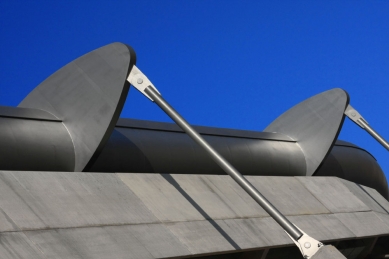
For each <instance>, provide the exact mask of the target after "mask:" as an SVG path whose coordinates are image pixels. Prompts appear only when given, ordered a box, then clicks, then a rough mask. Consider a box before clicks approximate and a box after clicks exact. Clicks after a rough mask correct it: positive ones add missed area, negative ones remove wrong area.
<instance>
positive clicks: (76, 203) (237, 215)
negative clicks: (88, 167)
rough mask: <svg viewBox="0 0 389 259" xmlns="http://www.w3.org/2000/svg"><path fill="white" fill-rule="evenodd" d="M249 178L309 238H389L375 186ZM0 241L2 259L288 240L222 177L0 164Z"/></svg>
mask: <svg viewBox="0 0 389 259" xmlns="http://www.w3.org/2000/svg"><path fill="white" fill-rule="evenodd" d="M248 178H249V180H250V181H251V182H252V183H253V184H254V185H255V186H256V187H257V188H258V189H259V190H260V191H261V192H262V193H263V194H264V195H265V196H266V197H268V199H269V200H270V201H272V202H274V204H275V205H276V206H277V207H279V208H280V210H281V211H282V212H284V213H285V214H286V215H287V217H288V218H289V219H290V220H291V221H292V222H293V223H294V224H296V225H297V226H298V227H300V228H301V229H302V230H303V231H305V232H306V233H307V234H309V235H311V236H312V237H314V238H316V239H318V240H321V241H323V242H336V241H340V240H348V239H356V238H366V237H376V236H385V235H388V236H389V214H388V213H387V211H386V208H388V207H389V203H388V201H386V200H385V199H383V198H380V196H379V194H378V193H377V192H375V190H372V189H368V188H365V187H363V186H359V185H356V184H354V183H350V182H346V181H344V180H340V179H337V178H333V177H330V178H323V177H316V178H315V177H311V178H302V177H265V176H257V177H255V176H251V177H248ZM0 240H1V241H2V242H0V254H1V255H3V254H4V258H34V259H35V258H98V259H100V258H183V257H188V256H189V257H191V256H201V255H215V254H220V253H232V252H234V251H243V252H244V251H255V250H258V251H259V250H263V249H268V248H270V249H278V248H280V247H292V246H293V243H292V241H291V240H290V238H289V237H288V236H287V235H286V234H285V232H284V231H283V229H282V228H281V227H279V226H278V225H277V224H276V222H275V221H274V220H273V219H271V218H270V217H269V216H268V215H267V214H266V213H265V212H264V211H263V210H262V209H261V208H259V207H258V205H257V204H256V203H255V202H254V201H252V200H251V198H250V197H249V196H248V195H247V194H246V193H245V192H244V191H242V190H241V189H240V188H239V186H238V185H237V184H236V183H235V182H233V180H232V179H231V178H230V177H229V176H224V175H160V174H125V173H117V174H115V173H112V174H108V173H64V172H11V171H0ZM2 251H3V252H2ZM1 258H3V257H1Z"/></svg>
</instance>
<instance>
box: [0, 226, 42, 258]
mask: <svg viewBox="0 0 389 259" xmlns="http://www.w3.org/2000/svg"><path fill="white" fill-rule="evenodd" d="M0 257H1V258H2V259H15V258H17V259H24V258H31V259H45V258H46V256H45V255H44V254H43V253H42V252H40V251H39V250H38V249H37V247H36V246H35V245H34V244H33V243H32V242H31V241H30V240H29V239H28V238H27V237H26V235H25V234H23V233H22V232H10V233H0Z"/></svg>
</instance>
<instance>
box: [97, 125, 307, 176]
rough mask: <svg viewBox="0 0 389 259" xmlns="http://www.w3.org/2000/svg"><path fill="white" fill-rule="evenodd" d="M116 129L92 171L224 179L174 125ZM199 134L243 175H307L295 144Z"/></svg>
mask: <svg viewBox="0 0 389 259" xmlns="http://www.w3.org/2000/svg"><path fill="white" fill-rule="evenodd" d="M118 125H120V126H117V127H116V128H115V130H114V131H113V133H112V135H111V137H110V138H109V140H108V142H107V144H106V145H105V147H104V148H103V150H102V152H101V154H100V156H99V157H98V159H97V160H96V162H95V163H94V165H93V166H92V167H91V168H90V171H92V172H93V171H94V172H144V173H152V172H156V173H175V174H184V173H185V174H198V173H201V174H224V171H223V170H222V169H221V168H220V167H219V166H217V165H216V164H215V163H214V162H213V161H212V159H211V158H209V157H208V156H207V155H206V154H205V153H204V152H203V151H202V149H201V148H200V147H199V146H198V145H196V143H194V142H193V141H192V140H191V139H190V138H189V137H188V136H187V135H186V134H184V133H183V132H182V130H180V131H175V127H173V126H174V124H172V123H155V124H154V123H153V122H146V121H144V122H143V123H141V122H139V121H137V120H132V119H121V120H120V124H118ZM123 125H127V126H126V127H124V126H123ZM143 125H148V126H149V127H148V128H146V129H145V128H141V127H143ZM151 126H152V127H151ZM169 128H173V129H174V130H167V129H169ZM199 128H200V127H195V129H199ZM201 128H202V130H200V133H201V134H202V136H203V137H204V139H205V140H206V141H207V142H209V143H210V144H211V145H212V147H214V148H215V149H216V150H217V151H218V152H220V154H221V155H223V157H225V158H226V159H227V160H228V161H229V162H230V163H231V164H232V165H233V166H234V167H236V168H237V169H238V170H239V171H240V172H242V173H243V174H245V175H278V176H296V175H297V176H303V175H305V159H304V155H303V153H302V152H301V149H300V148H299V147H298V146H297V145H296V143H294V142H287V141H284V139H285V138H281V141H276V140H274V139H276V138H275V137H274V136H272V135H273V133H266V135H265V134H264V135H262V134H260V133H261V132H258V134H253V133H252V132H250V131H237V130H236V132H237V133H238V134H237V136H236V137H233V136H227V134H228V133H230V132H231V130H229V129H216V130H214V128H206V127H201ZM202 132H207V134H203V133H202ZM258 135H259V136H260V137H261V139H258V138H256V137H257V136H258ZM274 135H275V136H276V137H278V136H279V135H278V134H274ZM265 136H266V137H267V139H266V138H265Z"/></svg>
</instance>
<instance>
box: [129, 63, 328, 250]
mask: <svg viewBox="0 0 389 259" xmlns="http://www.w3.org/2000/svg"><path fill="white" fill-rule="evenodd" d="M127 80H128V81H129V82H130V84H131V85H133V86H134V87H135V88H136V89H138V90H139V91H140V92H141V93H142V94H144V95H145V96H146V97H147V98H149V99H150V100H151V101H153V102H155V103H156V104H157V105H158V106H159V107H160V108H161V109H162V110H163V111H164V112H165V113H166V114H167V115H169V117H170V118H172V120H173V121H174V122H175V123H177V125H178V126H180V127H181V129H183V130H184V131H185V132H186V133H187V134H188V135H189V136H190V137H191V138H192V139H193V140H194V141H195V142H196V143H197V144H199V145H200V146H201V147H202V148H203V149H204V150H205V151H206V152H207V153H208V154H209V155H210V157H211V158H212V159H213V160H214V161H215V162H216V163H217V164H218V165H219V166H220V167H221V168H222V169H223V170H224V171H225V172H226V173H227V174H229V175H230V176H231V177H232V178H233V179H234V180H235V181H236V182H237V183H238V184H239V185H240V186H241V187H242V188H243V189H244V190H245V191H246V192H247V193H248V194H249V195H250V196H251V197H252V198H253V199H254V200H255V201H256V202H257V203H258V204H259V205H260V206H261V207H262V208H263V209H264V210H265V211H266V212H267V213H268V214H269V215H270V216H271V217H272V218H273V219H274V220H275V221H276V222H277V223H278V224H279V225H280V226H281V227H282V228H283V229H284V230H285V232H286V233H287V234H288V235H289V236H290V237H291V239H292V240H293V242H294V243H295V244H296V245H297V246H298V247H299V249H300V251H301V253H302V254H303V256H304V258H310V257H311V256H313V255H314V254H315V253H316V252H317V251H318V250H319V248H320V247H322V246H323V244H322V243H321V242H319V241H317V240H315V239H314V238H312V237H310V236H308V235H307V234H306V233H304V232H303V231H301V230H300V229H299V228H297V227H296V226H295V225H294V224H292V223H291V222H290V221H289V220H288V219H287V218H286V217H285V216H284V215H283V214H282V213H281V212H280V211H279V210H278V209H277V208H276V207H274V205H273V204H271V203H270V202H269V201H268V200H267V199H266V198H265V197H264V196H263V195H262V194H261V193H260V192H259V191H258V190H257V189H256V188H255V187H254V186H253V185H252V184H251V183H250V182H249V181H247V180H246V178H244V177H243V175H242V174H241V173H239V172H238V171H237V170H236V169H235V168H234V167H233V166H232V165H231V164H230V163H229V162H228V161H226V160H225V159H224V158H223V157H222V156H221V155H220V154H219V153H218V152H217V151H216V150H214V149H213V148H212V147H211V146H210V145H209V144H208V143H207V142H206V141H205V140H204V139H203V138H202V137H201V136H200V134H199V133H197V132H196V130H194V129H193V128H192V127H191V126H190V125H189V123H188V122H186V121H185V119H184V118H182V117H181V116H180V115H179V114H178V113H177V112H176V111H175V110H174V109H173V107H171V106H170V105H169V103H167V102H166V101H165V100H164V99H163V98H162V96H161V94H160V93H159V92H158V90H157V89H156V88H155V87H154V85H153V84H152V83H151V82H150V80H149V79H148V78H147V77H146V76H145V75H144V74H143V73H142V72H141V71H140V70H139V69H138V68H137V67H136V66H133V68H132V70H131V72H130V74H129V76H128V78H127Z"/></svg>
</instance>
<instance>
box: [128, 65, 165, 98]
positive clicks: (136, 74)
mask: <svg viewBox="0 0 389 259" xmlns="http://www.w3.org/2000/svg"><path fill="white" fill-rule="evenodd" d="M127 81H128V82H130V84H131V85H133V86H134V87H135V88H136V89H138V90H139V92H141V93H142V94H144V95H145V96H146V97H147V98H149V99H150V100H151V101H153V102H154V100H153V99H152V98H151V97H150V96H149V95H148V94H147V93H146V92H145V89H146V88H147V87H148V86H150V87H152V88H153V89H154V90H155V91H156V92H157V93H159V95H161V94H160V92H159V91H158V90H157V88H155V86H154V85H153V83H151V81H150V80H149V79H148V78H147V76H145V74H143V73H142V71H140V70H139V68H137V67H136V66H135V65H134V66H133V67H132V69H131V72H130V74H129V75H128V77H127Z"/></svg>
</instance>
